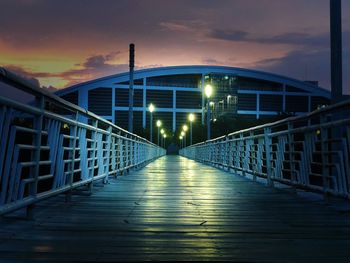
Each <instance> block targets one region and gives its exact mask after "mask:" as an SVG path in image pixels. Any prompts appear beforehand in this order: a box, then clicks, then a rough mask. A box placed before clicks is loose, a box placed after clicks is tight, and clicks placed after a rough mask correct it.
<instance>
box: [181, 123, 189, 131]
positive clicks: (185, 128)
mask: <svg viewBox="0 0 350 263" xmlns="http://www.w3.org/2000/svg"><path fill="white" fill-rule="evenodd" d="M182 129H183V130H184V132H187V131H188V126H187V125H186V124H185V125H184V126H182Z"/></svg>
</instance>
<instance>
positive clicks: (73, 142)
mask: <svg viewBox="0 0 350 263" xmlns="http://www.w3.org/2000/svg"><path fill="white" fill-rule="evenodd" d="M78 119H79V113H78V112H75V122H77V121H78ZM77 131H78V127H77V124H76V123H75V124H74V126H73V129H72V130H71V131H70V136H72V137H73V140H72V139H70V140H69V141H70V147H72V148H73V149H72V150H71V156H70V158H71V163H70V173H69V186H70V189H69V190H68V191H67V192H66V202H68V201H71V199H72V188H73V180H74V166H75V152H76V144H77V135H78V134H77Z"/></svg>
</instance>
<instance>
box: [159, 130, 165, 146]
mask: <svg viewBox="0 0 350 263" xmlns="http://www.w3.org/2000/svg"><path fill="white" fill-rule="evenodd" d="M164 133H165V131H164V129H161V130H160V134H161V145H162V147H164V145H163V135H164Z"/></svg>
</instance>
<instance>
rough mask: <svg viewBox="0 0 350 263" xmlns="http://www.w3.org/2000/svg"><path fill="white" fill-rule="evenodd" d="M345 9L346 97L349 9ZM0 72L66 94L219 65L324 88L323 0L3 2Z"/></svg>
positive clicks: (349, 88)
mask: <svg viewBox="0 0 350 263" xmlns="http://www.w3.org/2000/svg"><path fill="white" fill-rule="evenodd" d="M342 5H343V17H342V18H343V66H344V68H343V71H344V79H343V83H344V93H347V94H350V76H349V74H346V72H350V1H344V0H343V1H342ZM0 23H1V27H0V64H1V66H5V67H8V68H9V69H12V70H14V71H16V72H17V73H19V74H22V75H25V76H27V77H29V78H35V79H38V80H39V81H40V85H42V86H46V87H48V86H53V87H55V88H64V87H67V86H70V85H72V84H75V83H79V82H83V81H86V80H90V79H94V78H97V77H101V76H106V75H111V74H115V73H118V72H123V71H126V70H128V46H129V43H131V42H133V43H135V45H136V66H137V68H138V69H141V68H147V67H157V66H169V65H193V64H196V65H201V64H209V65H226V66H235V67H245V68H250V69H258V70H263V71H268V72H273V73H278V74H282V75H286V76H290V77H294V78H297V79H301V80H306V79H307V80H318V81H319V82H320V85H321V86H323V87H324V88H327V89H329V88H330V66H329V64H330V63H329V61H330V47H329V46H330V45H329V42H330V41H329V0H176V1H175V0H71V1H68V0H61V1H58V0H56V1H53V0H0Z"/></svg>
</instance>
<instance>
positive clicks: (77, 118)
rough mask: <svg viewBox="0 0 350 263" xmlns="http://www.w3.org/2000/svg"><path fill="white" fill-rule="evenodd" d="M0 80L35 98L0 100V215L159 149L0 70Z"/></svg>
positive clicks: (139, 161) (149, 157)
mask: <svg viewBox="0 0 350 263" xmlns="http://www.w3.org/2000/svg"><path fill="white" fill-rule="evenodd" d="M0 81H1V82H4V83H6V84H8V85H10V86H12V87H14V88H17V89H20V90H22V91H24V92H26V93H28V94H30V95H34V96H35V98H36V99H35V101H33V102H32V103H30V104H23V103H20V102H18V101H15V100H13V99H10V98H5V97H1V96H0V149H1V151H0V215H1V214H5V213H8V212H12V211H14V210H17V209H19V208H23V207H27V208H30V207H31V205H32V204H34V203H36V202H38V201H40V200H42V199H45V198H48V197H51V196H54V195H57V194H60V193H66V194H69V193H71V192H72V190H74V189H76V188H78V187H81V186H84V185H87V186H89V188H90V189H91V187H92V186H93V182H94V181H97V180H102V181H103V182H104V183H106V182H107V181H108V178H109V176H116V175H118V174H122V173H123V172H125V171H129V170H130V169H132V168H138V167H142V166H144V165H146V164H147V163H149V162H151V161H153V160H154V159H156V158H158V157H160V156H163V155H164V154H165V149H163V148H160V147H158V146H157V145H155V144H153V143H151V142H149V141H148V140H146V139H145V138H142V137H140V136H138V135H136V134H132V133H130V132H128V131H126V130H124V129H122V128H120V127H118V126H116V125H115V124H113V123H111V122H109V121H107V120H105V119H103V118H101V117H99V116H97V115H95V114H94V113H92V112H89V111H88V110H85V109H83V108H81V107H78V106H76V105H74V104H72V103H70V102H67V101H65V100H63V99H62V98H60V97H58V96H56V95H54V94H52V93H50V92H48V91H46V90H43V89H41V88H39V87H37V86H35V85H33V84H32V83H30V82H28V81H27V80H25V79H22V78H21V77H19V76H17V75H15V74H14V73H12V72H10V71H8V70H6V69H4V68H0Z"/></svg>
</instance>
